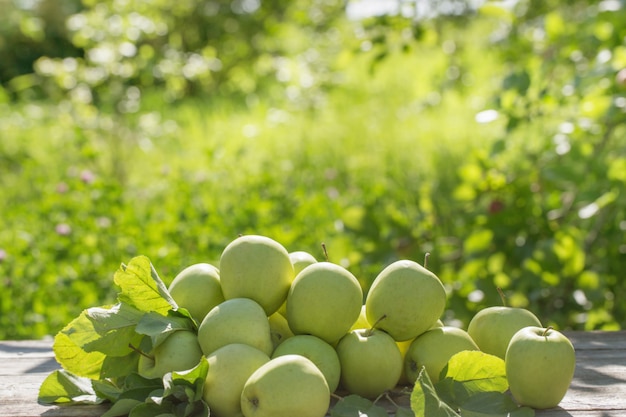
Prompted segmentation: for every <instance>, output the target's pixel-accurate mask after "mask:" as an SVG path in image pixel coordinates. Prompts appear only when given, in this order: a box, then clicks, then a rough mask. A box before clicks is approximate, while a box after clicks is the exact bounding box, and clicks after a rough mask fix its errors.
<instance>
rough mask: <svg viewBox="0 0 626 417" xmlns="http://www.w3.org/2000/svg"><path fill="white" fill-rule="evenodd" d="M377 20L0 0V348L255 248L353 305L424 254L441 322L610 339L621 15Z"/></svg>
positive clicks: (407, 9)
mask: <svg viewBox="0 0 626 417" xmlns="http://www.w3.org/2000/svg"><path fill="white" fill-rule="evenodd" d="M390 4H396V6H397V7H396V8H395V10H396V11H397V12H396V13H392V14H387V15H380V16H373V17H369V18H366V19H349V18H347V17H346V7H347V5H346V4H345V3H344V2H341V1H335V0H296V1H286V0H272V1H254V0H238V1H191V0H179V1H177V2H176V3H175V5H174V6H172V3H171V2H170V1H165V0H136V1H132V2H130V1H123V0H105V1H95V0H84V1H82V2H80V1H77V0H59V1H54V0H39V1H32V2H27V1H18V0H0V57H2V59H0V196H1V197H2V198H0V283H2V291H1V292H0V339H22V338H40V337H44V336H46V335H53V334H55V333H56V332H58V331H59V330H60V329H61V328H62V327H63V326H64V325H65V324H66V323H68V322H69V321H70V320H71V319H72V318H74V317H75V316H77V315H78V314H79V313H80V311H81V310H83V309H85V308H88V307H92V306H96V305H104V304H108V303H112V302H114V300H115V294H116V288H114V286H113V274H114V272H115V271H116V270H117V268H118V267H119V265H120V264H121V263H122V262H128V261H129V260H130V259H131V258H132V257H134V256H136V255H140V254H141V255H146V256H148V257H149V258H150V259H151V261H152V263H153V264H154V266H155V268H156V269H157V271H158V272H159V274H160V276H161V278H162V279H163V280H164V281H165V282H166V283H169V282H170V281H171V280H172V279H173V277H174V276H175V275H176V273H178V272H179V271H180V270H182V269H183V268H184V267H186V266H188V265H190V264H192V263H196V262H210V263H214V264H216V265H217V263H218V261H219V256H220V253H221V251H222V250H223V248H224V247H225V246H226V245H227V244H228V242H230V241H231V240H232V239H234V238H235V237H236V236H237V235H238V234H252V233H254V234H262V235H267V236H270V237H272V238H274V239H276V240H278V241H279V242H281V243H282V244H283V245H284V246H285V247H286V248H287V249H288V250H289V251H295V250H306V251H309V252H311V253H312V254H314V255H315V256H316V257H317V258H318V259H319V260H321V259H323V258H324V254H323V251H322V244H324V245H325V247H326V248H327V250H328V256H329V260H330V261H333V262H336V263H339V264H341V265H343V266H345V267H347V268H348V269H349V270H350V271H351V272H353V273H354V274H355V275H356V276H357V277H358V279H359V280H360V281H361V283H362V285H363V287H364V289H365V290H367V288H368V286H369V284H370V283H371V281H372V280H373V279H374V278H375V276H376V274H377V273H378V272H379V271H380V270H382V268H383V267H384V266H386V265H388V264H389V263H391V262H393V261H394V260H397V259H400V258H407V259H413V260H415V261H418V262H420V263H422V262H423V260H424V257H425V256H426V253H429V254H430V257H429V260H428V267H429V269H431V270H433V271H434V272H435V273H436V274H437V275H438V276H439V277H440V278H441V279H442V281H443V282H444V284H445V285H446V288H447V290H448V306H447V311H446V313H445V315H444V317H443V320H444V322H446V323H448V324H451V325H457V326H462V327H464V326H466V325H467V323H468V321H469V319H470V318H471V317H472V315H473V314H474V313H475V312H476V311H478V310H479V309H481V308H483V307H485V306H489V305H499V304H501V301H500V298H499V295H498V292H497V288H498V287H500V288H502V289H503V291H504V293H505V295H506V297H507V303H508V304H509V305H513V306H521V307H526V308H528V309H530V310H531V311H533V312H534V313H535V314H537V315H538V316H539V318H540V319H541V321H542V322H543V323H544V324H545V325H552V326H554V327H556V328H560V329H584V330H591V329H619V328H621V327H622V326H624V323H625V320H626V303H625V302H624V301H622V300H624V297H625V296H626V294H625V293H626V283H624V278H625V276H624V274H625V272H624V271H625V270H626V239H625V238H624V236H625V233H626V194H625V191H624V190H625V186H626V127H625V125H624V122H625V121H626V72H624V71H622V70H623V69H624V68H625V67H626V5H625V4H624V2H623V1H610V0H605V1H592V2H589V1H576V0H570V1H567V2H558V1H534V0H520V1H517V2H514V4H513V3H511V2H496V1H493V2H486V3H485V4H484V5H482V6H481V7H480V8H478V9H476V8H472V7H469V6H468V5H467V4H466V3H465V2H463V1H451V2H447V3H441V2H439V3H437V2H431V3H430V4H431V6H432V8H431V9H430V10H428V11H427V12H423V10H422V9H420V7H421V6H420V4H424V2H410V1H409V2H402V3H400V2H397V3H396V2H395V1H391V2H390ZM401 4H402V5H401ZM435 4H439V5H440V8H441V9H440V10H438V9H437V6H435ZM442 5H443V6H442ZM507 5H508V6H507ZM352 6H354V7H365V6H364V5H363V4H360V5H359V4H358V2H352V4H351V7H352ZM448 6H450V7H448ZM452 6H453V7H452ZM620 71H622V72H620Z"/></svg>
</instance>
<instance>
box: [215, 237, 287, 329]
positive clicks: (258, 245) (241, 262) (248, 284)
mask: <svg viewBox="0 0 626 417" xmlns="http://www.w3.org/2000/svg"><path fill="white" fill-rule="evenodd" d="M219 269H220V282H221V284H222V291H223V293H224V298H226V299H227V300H228V299H231V298H250V299H252V300H254V301H256V302H257V303H259V304H260V305H261V307H263V309H264V310H265V314H266V316H268V317H269V316H270V315H272V314H273V313H274V312H276V310H278V308H279V307H280V306H281V304H283V303H284V302H285V298H286V297H287V292H288V291H289V287H290V286H291V282H292V281H293V279H294V277H295V273H294V269H293V265H292V264H291V260H290V259H289V253H288V252H287V249H285V248H284V247H283V246H282V245H281V244H280V243H278V242H277V241H275V240H273V239H271V238H269V237H267V236H259V235H246V236H241V237H238V238H237V239H235V240H233V241H232V242H230V243H229V244H228V245H227V246H226V247H225V248H224V250H223V251H222V254H221V256H220V268H219Z"/></svg>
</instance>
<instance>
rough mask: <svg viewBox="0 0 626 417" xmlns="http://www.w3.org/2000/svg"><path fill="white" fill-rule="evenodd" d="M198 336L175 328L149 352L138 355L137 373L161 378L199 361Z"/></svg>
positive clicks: (200, 355) (183, 369)
mask: <svg viewBox="0 0 626 417" xmlns="http://www.w3.org/2000/svg"><path fill="white" fill-rule="evenodd" d="M201 357H202V350H201V349H200V345H199V344H198V337H197V336H196V334H195V333H194V332H192V331H190V330H177V331H175V332H173V333H172V334H170V335H169V336H168V337H167V338H166V339H165V340H164V341H163V342H161V344H159V345H158V346H156V347H155V348H154V349H153V350H152V351H151V352H148V353H145V354H142V355H140V356H139V363H138V365H137V373H138V374H139V375H141V376H142V377H144V378H149V379H153V378H163V375H165V374H166V373H168V372H173V371H176V372H178V371H186V370H187V369H191V368H193V367H194V366H196V365H197V364H198V362H200V358H201Z"/></svg>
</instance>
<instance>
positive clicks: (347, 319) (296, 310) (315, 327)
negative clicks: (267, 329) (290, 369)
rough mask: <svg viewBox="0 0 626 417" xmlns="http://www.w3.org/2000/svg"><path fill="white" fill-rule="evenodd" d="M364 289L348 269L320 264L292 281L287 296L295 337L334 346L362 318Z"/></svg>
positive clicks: (304, 271) (290, 321) (306, 270)
mask: <svg viewBox="0 0 626 417" xmlns="http://www.w3.org/2000/svg"><path fill="white" fill-rule="evenodd" d="M361 305H363V290H362V289H361V285H360V284H359V281H358V280H357V279H356V277H355V276H354V275H352V273H351V272H350V271H348V270H347V269H346V268H344V267H342V266H340V265H337V264H334V263H331V262H317V263H315V264H312V265H309V266H307V267H306V268H304V269H303V270H302V271H301V272H300V273H299V274H298V275H297V276H296V278H295V279H294V280H293V283H292V284H291V288H290V289H289V293H288V295H287V322H288V323H289V328H290V329H291V331H292V332H293V333H294V334H312V335H314V336H317V337H319V338H321V339H323V340H325V341H326V342H328V343H330V344H335V343H336V342H337V341H338V340H339V339H340V338H341V337H342V336H344V335H345V334H346V333H347V332H348V331H349V330H350V327H351V326H352V324H354V322H355V321H356V319H357V317H359V313H360V311H361Z"/></svg>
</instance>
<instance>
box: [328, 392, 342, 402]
mask: <svg viewBox="0 0 626 417" xmlns="http://www.w3.org/2000/svg"><path fill="white" fill-rule="evenodd" d="M330 396H331V397H333V398H334V399H336V400H337V401H341V400H343V397H342V396H341V395H337V394H335V393H334V392H331V393H330Z"/></svg>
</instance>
